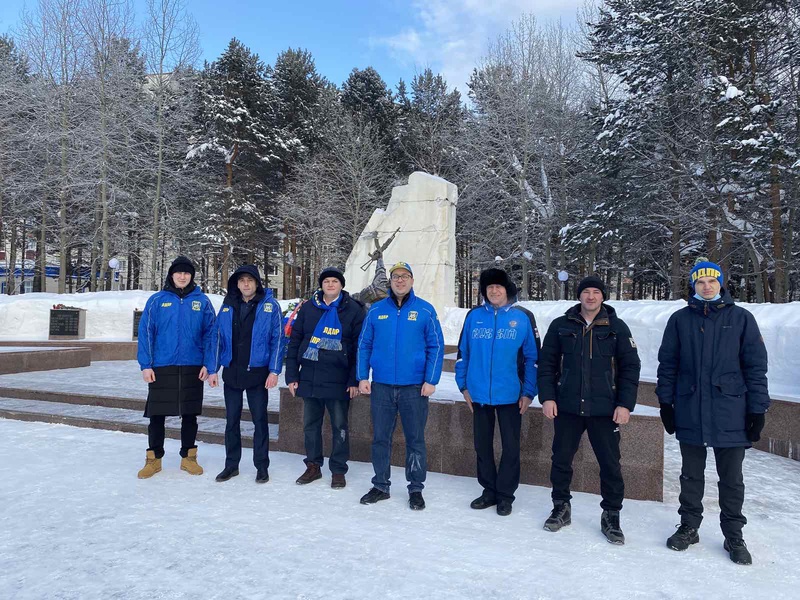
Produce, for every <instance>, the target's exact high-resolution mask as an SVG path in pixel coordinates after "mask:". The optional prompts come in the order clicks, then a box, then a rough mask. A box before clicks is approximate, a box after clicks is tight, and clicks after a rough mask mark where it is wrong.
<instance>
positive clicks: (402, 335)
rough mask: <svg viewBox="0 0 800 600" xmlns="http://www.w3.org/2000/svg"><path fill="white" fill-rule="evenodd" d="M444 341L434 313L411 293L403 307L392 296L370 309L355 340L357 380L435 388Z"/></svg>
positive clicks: (439, 372)
mask: <svg viewBox="0 0 800 600" xmlns="http://www.w3.org/2000/svg"><path fill="white" fill-rule="evenodd" d="M443 362H444V337H443V336H442V327H441V325H440V324H439V319H438V317H437V316H436V310H435V309H434V308H433V306H431V305H430V304H429V303H428V302H425V300H423V299H422V298H417V296H416V295H415V294H414V290H413V289H412V290H411V291H410V292H409V294H408V296H407V298H406V300H405V302H403V305H402V306H398V305H397V301H396V299H395V297H394V294H391V295H390V296H389V297H388V298H384V299H383V300H381V301H379V302H376V303H375V304H373V305H372V308H371V309H370V311H369V313H368V314H367V317H366V319H364V326H363V327H362V329H361V336H360V337H359V338H358V360H357V363H356V364H357V366H356V379H358V380H359V381H364V380H366V379H369V370H370V369H372V381H375V382H377V383H383V384H386V385H421V384H423V383H430V384H431V385H436V384H438V383H439V378H440V377H441V375H442V363H443Z"/></svg>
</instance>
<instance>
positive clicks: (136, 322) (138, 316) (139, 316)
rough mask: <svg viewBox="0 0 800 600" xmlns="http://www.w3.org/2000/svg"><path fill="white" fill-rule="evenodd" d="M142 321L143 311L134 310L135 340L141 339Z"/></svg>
mask: <svg viewBox="0 0 800 600" xmlns="http://www.w3.org/2000/svg"><path fill="white" fill-rule="evenodd" d="M141 320H142V311H141V310H134V311H133V339H134V340H138V339H139V321H141Z"/></svg>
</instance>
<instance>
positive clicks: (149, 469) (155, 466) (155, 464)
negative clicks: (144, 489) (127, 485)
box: [139, 450, 161, 479]
mask: <svg viewBox="0 0 800 600" xmlns="http://www.w3.org/2000/svg"><path fill="white" fill-rule="evenodd" d="M159 471H161V459H160V458H156V453H155V452H153V451H152V450H148V451H147V461H146V462H145V463H144V467H142V470H141V471H139V479H149V478H150V477H152V476H153V475H155V474H156V473H158V472H159Z"/></svg>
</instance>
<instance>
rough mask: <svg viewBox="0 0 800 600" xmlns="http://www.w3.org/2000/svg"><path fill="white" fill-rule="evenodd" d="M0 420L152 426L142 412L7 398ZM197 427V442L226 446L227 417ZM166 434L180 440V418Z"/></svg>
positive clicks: (248, 442)
mask: <svg viewBox="0 0 800 600" xmlns="http://www.w3.org/2000/svg"><path fill="white" fill-rule="evenodd" d="M0 418H4V419H15V420H18V421H38V422H42V423H61V424H64V425H72V426H74V427H87V428H91V429H106V430H109V431H124V432H127V433H143V434H146V433H147V425H148V423H149V419H147V418H146V417H143V416H142V412H141V411H140V410H131V409H126V408H118V407H110V406H94V405H86V404H74V403H59V402H52V401H44V400H29V399H23V398H6V397H0ZM197 426H198V431H197V439H198V440H200V441H203V442H207V443H211V444H224V443H225V419H224V418H222V419H220V418H215V417H209V416H206V415H202V416H199V417H197ZM241 429H242V445H243V446H245V447H247V448H252V447H253V424H252V423H251V422H248V421H242V424H241ZM166 434H167V437H168V438H171V439H180V437H181V422H180V418H179V417H167V420H166ZM269 436H270V441H272V442H276V441H277V440H278V425H276V424H270V426H269Z"/></svg>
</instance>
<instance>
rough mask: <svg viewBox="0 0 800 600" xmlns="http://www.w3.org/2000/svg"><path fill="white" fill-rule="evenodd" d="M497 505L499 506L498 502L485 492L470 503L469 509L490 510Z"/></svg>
mask: <svg viewBox="0 0 800 600" xmlns="http://www.w3.org/2000/svg"><path fill="white" fill-rule="evenodd" d="M495 504H497V500H496V499H495V498H493V497H492V496H490V495H489V494H487V493H486V492H483V493H482V494H481V495H480V496H478V497H477V498H475V500H473V501H472V502H471V503H470V505H469V507H470V508H474V509H475V510H483V509H484V508H489V507H490V506H494V505H495Z"/></svg>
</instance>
